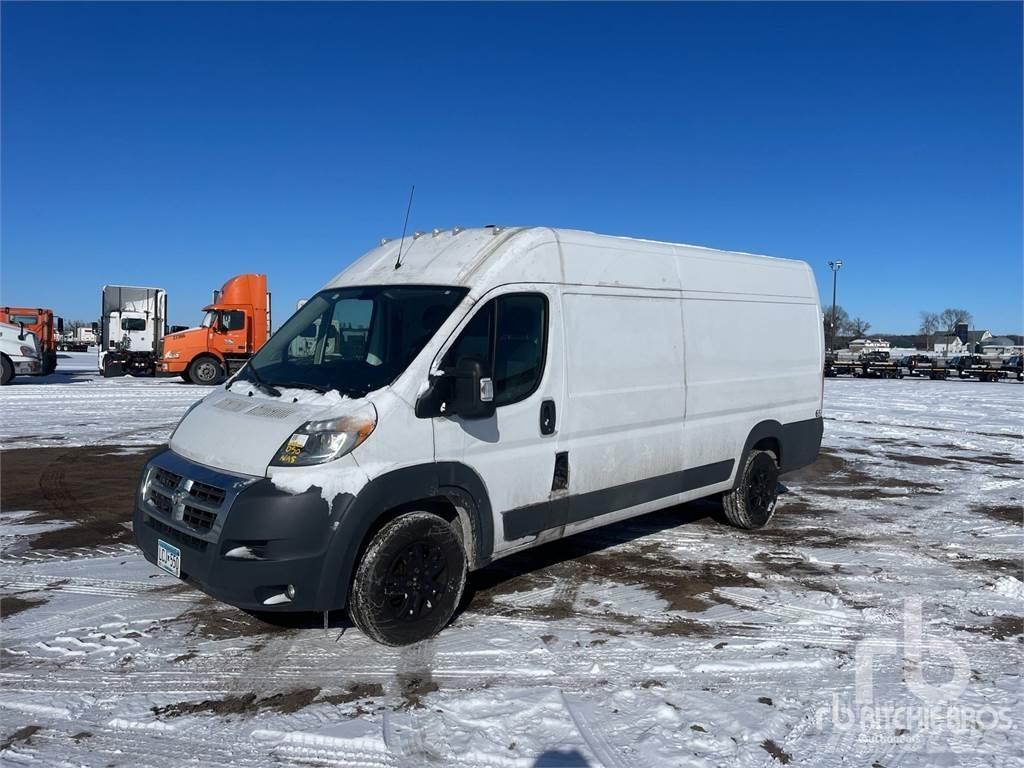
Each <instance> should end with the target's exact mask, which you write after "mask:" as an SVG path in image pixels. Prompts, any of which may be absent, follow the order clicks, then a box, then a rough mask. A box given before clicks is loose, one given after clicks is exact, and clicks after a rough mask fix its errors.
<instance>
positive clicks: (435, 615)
mask: <svg viewBox="0 0 1024 768" xmlns="http://www.w3.org/2000/svg"><path fill="white" fill-rule="evenodd" d="M421 570H422V571H429V572H430V573H431V574H432V575H433V578H432V579H427V580H425V581H424V580H421V578H420V577H419V573H420V571H421ZM466 571H467V566H466V552H465V550H464V549H463V547H462V542H461V541H460V539H459V536H458V534H457V533H456V532H455V529H454V528H452V526H451V524H450V523H448V522H447V521H446V520H443V519H442V518H440V517H438V516H437V515H433V514H430V513H429V512H411V513H409V514H407V515H402V516H401V517H398V518H396V519H394V520H392V521H391V522H389V523H387V524H386V525H385V526H384V527H383V528H381V529H380V530H379V531H377V533H376V534H375V535H374V537H373V539H372V540H371V541H370V544H369V546H368V547H367V548H366V551H365V552H364V553H363V557H362V559H361V560H360V561H359V567H358V568H357V569H356V575H355V578H354V579H353V580H352V588H351V592H350V594H349V601H348V606H349V607H348V612H349V617H350V618H351V619H352V621H353V623H354V624H355V625H356V626H357V627H359V629H360V630H362V631H363V633H364V634H365V635H367V637H369V638H370V639H371V640H375V641H376V642H378V643H381V644H383V645H410V644H411V643H416V642H419V641H420V640H425V639H427V638H428V637H432V636H433V635H435V634H437V633H438V632H440V631H441V629H443V628H444V626H445V625H446V624H447V623H448V622H449V621H450V620H451V618H452V615H453V614H454V613H455V608H456V607H457V606H458V604H459V600H460V599H461V598H462V590H463V588H464V587H465V586H466Z"/></svg>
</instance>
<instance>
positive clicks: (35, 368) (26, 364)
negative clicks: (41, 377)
mask: <svg viewBox="0 0 1024 768" xmlns="http://www.w3.org/2000/svg"><path fill="white" fill-rule="evenodd" d="M12 362H13V364H14V372H15V373H19V374H21V375H22V376H35V375H36V374H38V373H40V372H41V371H42V370H43V366H42V364H41V363H40V362H39V361H38V360H21V361H17V360H15V361H12Z"/></svg>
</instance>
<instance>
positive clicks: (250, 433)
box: [170, 382, 366, 476]
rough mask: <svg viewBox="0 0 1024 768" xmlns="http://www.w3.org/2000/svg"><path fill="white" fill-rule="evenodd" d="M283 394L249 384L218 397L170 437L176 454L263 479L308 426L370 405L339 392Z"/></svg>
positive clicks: (208, 399) (188, 417) (217, 393)
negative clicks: (293, 437)
mask: <svg viewBox="0 0 1024 768" xmlns="http://www.w3.org/2000/svg"><path fill="white" fill-rule="evenodd" d="M280 391H281V396H280V397H271V396H269V395H266V394H264V393H263V392H261V391H259V390H258V389H256V388H255V387H252V386H251V385H249V384H248V382H235V385H234V386H233V387H232V388H231V389H230V390H229V389H226V388H220V389H218V390H216V391H214V392H213V393H212V394H210V395H208V396H207V397H206V398H205V399H203V400H201V401H200V402H199V404H198V405H197V406H196V407H195V408H193V409H192V410H191V411H189V412H188V413H187V414H185V417H184V418H183V419H182V420H181V423H179V424H178V427H177V429H175V431H174V434H173V435H171V441H170V447H171V450H173V451H174V452H175V453H177V454H179V455H181V456H184V457H185V458H187V459H191V460H192V461H195V462H198V463H200V464H203V465H205V466H208V467H213V468H215V469H222V470H226V471H228V472H239V473H242V474H246V475H255V476H264V475H265V474H266V472H267V465H268V464H269V463H270V461H271V459H273V458H274V455H275V454H276V453H277V451H278V449H279V448H280V447H281V446H282V445H283V444H284V442H285V440H287V439H288V438H289V437H291V435H292V433H293V432H295V430H296V429H298V428H299V427H301V426H302V425H303V424H305V423H306V422H307V421H313V420H317V419H327V418H337V417H339V416H344V415H345V414H347V413H350V412H352V411H355V410H357V409H358V408H359V407H361V406H362V405H364V404H365V403H366V400H365V399H364V398H359V399H357V400H353V399H350V398H347V397H344V396H343V395H340V394H339V393H338V392H337V391H336V390H332V391H331V392H328V393H326V394H320V393H319V392H316V391H314V390H311V389H288V388H285V389H281V390H280Z"/></svg>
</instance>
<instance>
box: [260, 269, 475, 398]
mask: <svg viewBox="0 0 1024 768" xmlns="http://www.w3.org/2000/svg"><path fill="white" fill-rule="evenodd" d="M465 295H466V290H465V289H464V288H447V287H438V286H368V287H358V288H336V289H333V290H326V291H321V292H320V293H318V294H317V295H316V296H314V297H313V298H311V299H310V300H309V301H307V302H306V303H305V304H304V305H303V306H302V307H301V308H300V309H299V310H298V312H296V313H295V314H294V315H292V316H291V318H289V320H288V321H287V322H286V323H285V324H284V325H283V326H281V328H280V329H279V330H278V331H277V333H275V334H274V335H273V336H271V337H270V340H269V341H267V343H266V344H264V345H263V347H262V348H261V349H260V351H259V352H257V353H256V354H255V355H253V357H252V359H251V360H250V361H249V364H248V365H247V366H246V368H245V369H243V372H242V374H241V375H242V377H243V378H244V377H246V376H247V373H248V376H249V377H250V378H252V373H255V374H256V376H255V378H256V379H258V381H259V383H261V384H263V385H266V386H269V387H306V388H310V389H319V390H323V391H328V390H332V389H337V390H338V391H339V392H341V393H342V394H345V395H349V396H350V397H362V396H363V395H365V394H366V393H367V392H372V391H373V390H375V389H379V388H380V387H383V386H386V385H388V384H390V383H391V382H393V381H394V380H395V379H396V378H398V376H399V375H400V374H401V373H402V371H404V370H405V369H406V367H407V366H408V365H409V363H411V362H412V360H413V358H414V357H416V355H418V354H419V352H420V350H422V349H423V347H424V345H426V343H427V341H429V340H430V338H431V337H432V336H433V335H434V334H435V333H436V332H437V329H438V328H440V327H441V324H442V323H443V322H444V321H445V320H446V319H447V318H448V315H450V314H451V313H452V310H453V309H455V307H456V306H457V305H458V304H459V302H460V301H461V300H462V297H463V296H465Z"/></svg>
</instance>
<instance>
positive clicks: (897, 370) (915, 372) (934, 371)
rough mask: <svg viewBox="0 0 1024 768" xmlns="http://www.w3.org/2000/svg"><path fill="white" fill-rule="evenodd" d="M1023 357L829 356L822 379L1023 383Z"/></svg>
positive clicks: (870, 353)
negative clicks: (843, 377) (1010, 381)
mask: <svg viewBox="0 0 1024 768" xmlns="http://www.w3.org/2000/svg"><path fill="white" fill-rule="evenodd" d="M1022 363H1024V357H1022V356H1021V355H1011V356H1010V357H997V356H985V355H953V356H950V357H938V356H931V355H925V354H913V355H905V356H903V357H899V358H893V357H891V356H890V354H889V353H888V352H885V351H882V350H873V351H871V352H864V353H861V354H859V355H853V354H849V353H846V354H843V353H841V352H840V353H831V352H830V353H828V354H827V355H826V357H825V370H824V373H825V376H829V377H832V376H854V377H857V378H869V379H902V378H904V377H905V376H911V377H921V378H928V379H933V380H944V379H949V378H957V379H977V380H978V381H999V380H1001V379H1015V380H1017V381H1022V380H1024V365H1022Z"/></svg>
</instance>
